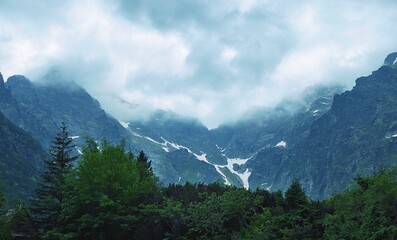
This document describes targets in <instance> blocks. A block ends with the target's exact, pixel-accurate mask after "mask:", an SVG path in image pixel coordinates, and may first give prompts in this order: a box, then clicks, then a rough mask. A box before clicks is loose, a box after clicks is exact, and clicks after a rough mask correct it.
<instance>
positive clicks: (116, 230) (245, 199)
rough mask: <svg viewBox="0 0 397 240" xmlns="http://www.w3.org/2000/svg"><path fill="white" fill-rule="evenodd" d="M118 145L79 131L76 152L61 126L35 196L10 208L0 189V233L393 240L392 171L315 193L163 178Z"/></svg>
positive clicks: (295, 185)
mask: <svg viewBox="0 0 397 240" xmlns="http://www.w3.org/2000/svg"><path fill="white" fill-rule="evenodd" d="M124 145H125V143H124V142H123V141H121V142H120V144H118V145H113V144H110V143H108V142H106V141H103V142H102V143H101V144H98V143H97V142H96V141H94V140H93V139H90V138H88V139H87V140H86V144H85V146H84V148H83V150H82V154H81V155H80V156H79V157H78V156H75V155H73V152H74V151H73V150H74V145H73V142H72V139H71V138H70V137H69V135H68V131H67V127H66V126H65V125H61V129H60V132H59V134H58V135H57V136H56V137H55V139H54V142H53V145H52V147H51V148H50V149H49V152H50V154H51V156H52V158H51V159H48V160H45V162H44V163H45V169H44V171H43V172H42V173H41V177H40V180H38V184H37V189H36V196H35V197H34V198H32V199H31V201H29V202H27V203H18V204H15V205H14V206H9V205H7V204H6V200H5V195H4V194H0V207H1V210H2V211H1V217H0V239H5V240H6V239H63V240H66V239H103V240H105V239H108V240H111V239H220V240H221V239H397V171H396V170H395V169H388V170H385V169H382V170H380V171H379V172H377V173H374V174H373V175H371V176H357V177H356V178H355V179H354V182H355V184H354V186H353V187H351V188H350V190H348V191H346V192H343V193H338V194H334V195H333V196H332V197H330V198H328V199H325V200H322V201H315V200H312V199H310V198H309V197H308V196H307V195H306V194H305V191H304V189H303V188H302V187H301V185H300V184H299V182H298V181H297V180H293V181H292V183H291V185H290V187H289V188H288V190H287V191H286V192H285V193H282V192H280V191H277V192H269V191H266V190H263V189H257V190H246V189H244V188H236V187H232V186H227V185H224V184H223V183H213V184H208V185H206V184H191V183H189V182H187V183H186V184H184V185H178V184H171V185H169V186H163V185H161V183H160V182H159V181H158V178H157V177H156V176H155V174H154V173H153V170H152V168H151V162H150V160H149V159H148V158H147V157H146V155H145V154H144V152H140V154H138V155H137V156H134V154H132V153H131V152H127V151H125V146H124ZM77 158H79V160H78V161H77Z"/></svg>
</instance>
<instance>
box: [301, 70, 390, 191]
mask: <svg viewBox="0 0 397 240" xmlns="http://www.w3.org/2000/svg"><path fill="white" fill-rule="evenodd" d="M396 106H397V72H396V70H395V69H394V68H392V67H389V66H382V67H381V68H380V69H379V70H377V71H375V72H373V73H372V75H370V76H368V77H362V78H359V79H357V81H356V86H355V87H354V88H353V89H352V90H351V91H348V92H345V93H343V94H341V95H336V96H335V98H334V103H333V105H332V107H331V110H330V111H329V112H327V113H326V114H325V115H324V116H323V117H321V118H320V119H318V120H317V121H315V122H314V123H313V124H312V126H311V130H310V135H309V136H308V138H307V140H306V141H305V142H304V144H303V145H304V146H303V145H302V147H301V148H300V149H299V151H297V153H298V156H299V158H300V159H301V160H302V161H303V159H306V161H305V162H304V163H305V164H304V166H305V167H304V170H305V171H304V172H303V174H302V176H301V177H302V180H303V181H305V182H312V185H313V186H312V187H308V188H307V190H308V192H309V193H310V194H311V195H312V196H314V197H317V198H323V197H326V196H329V195H330V194H332V193H333V192H334V191H337V190H341V189H345V188H346V186H347V185H348V183H349V182H350V181H351V179H352V178H353V177H355V176H356V175H357V174H369V173H373V172H376V171H379V170H380V169H381V168H382V167H386V166H389V165H391V164H392V163H395V160H396V159H397V139H396V138H395V137H397V135H395V134H396V133H397V132H396V126H397V109H396ZM309 176H310V178H311V179H309Z"/></svg>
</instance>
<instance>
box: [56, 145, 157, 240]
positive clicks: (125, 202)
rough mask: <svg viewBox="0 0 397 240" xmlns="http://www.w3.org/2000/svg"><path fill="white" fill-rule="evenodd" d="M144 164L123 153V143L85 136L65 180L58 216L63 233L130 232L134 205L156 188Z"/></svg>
mask: <svg viewBox="0 0 397 240" xmlns="http://www.w3.org/2000/svg"><path fill="white" fill-rule="evenodd" d="M146 167H147V165H143V164H141V163H140V162H138V161H137V160H136V159H134V158H133V155H132V154H129V153H126V152H125V151H124V148H123V145H122V144H120V145H119V146H113V145H110V144H109V143H107V142H104V143H103V144H102V145H101V146H98V145H97V144H96V143H95V141H93V140H92V139H88V140H87V144H86V147H84V148H83V154H82V156H81V159H80V161H79V163H78V165H77V167H76V169H75V170H74V171H73V172H72V173H71V175H70V177H68V178H67V181H66V187H65V195H66V196H67V197H66V201H65V204H64V205H63V208H62V211H61V216H62V219H63V221H64V224H65V225H66V226H67V230H68V231H66V232H65V233H64V234H70V233H73V232H77V234H78V236H79V239H85V238H92V237H93V238H97V237H99V236H108V237H109V236H113V237H115V236H118V238H119V239H124V238H126V236H129V235H132V234H133V232H134V230H135V228H134V222H136V221H137V220H138V216H139V214H140V213H139V209H138V208H137V206H139V205H141V204H145V203H150V197H151V195H152V194H153V193H154V192H156V191H157V190H156V189H157V185H156V181H155V179H154V177H153V175H152V174H151V170H150V169H147V168H146Z"/></svg>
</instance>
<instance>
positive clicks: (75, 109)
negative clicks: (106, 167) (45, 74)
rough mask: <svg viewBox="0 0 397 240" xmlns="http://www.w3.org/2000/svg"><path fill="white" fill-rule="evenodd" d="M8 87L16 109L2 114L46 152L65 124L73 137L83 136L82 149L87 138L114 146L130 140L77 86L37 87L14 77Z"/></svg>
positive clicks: (79, 143)
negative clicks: (30, 135) (28, 134)
mask: <svg viewBox="0 0 397 240" xmlns="http://www.w3.org/2000/svg"><path fill="white" fill-rule="evenodd" d="M5 86H6V88H7V89H8V90H9V91H10V92H11V95H12V98H13V105H12V106H10V105H8V108H7V106H6V107H3V108H2V109H0V110H1V111H3V112H4V114H5V115H6V117H7V118H9V119H10V120H11V121H12V122H14V123H15V124H16V125H18V126H20V127H21V128H22V129H24V130H26V131H27V132H30V133H31V134H32V136H34V138H35V139H37V140H38V141H39V142H40V143H41V144H42V146H43V147H44V148H48V146H49V145H50V144H51V141H52V140H53V138H54V136H55V135H56V133H57V132H58V129H59V128H58V127H59V125H60V124H61V123H62V122H65V123H66V125H68V130H69V133H70V135H71V136H79V138H78V139H76V144H77V145H81V144H82V142H83V140H84V137H86V136H90V137H92V138H94V139H96V140H98V141H102V140H103V139H107V140H109V141H110V142H113V143H118V142H119V141H120V140H121V139H122V138H126V137H127V134H126V133H125V130H124V128H123V127H122V126H121V125H120V124H119V122H118V121H117V120H116V119H114V118H113V117H111V116H109V115H108V114H106V113H105V111H103V110H102V109H101V107H100V105H99V103H98V101H96V100H95V99H93V98H92V97H91V96H90V95H89V94H88V93H87V92H86V91H85V90H84V89H82V88H81V87H79V86H77V85H75V84H73V83H69V84H68V85H66V84H64V85H59V84H57V85H48V84H47V85H41V84H33V83H32V82H30V81H29V80H28V79H27V78H25V77H23V76H12V77H10V78H9V79H8V80H7V82H6V84H5ZM11 109H12V110H11Z"/></svg>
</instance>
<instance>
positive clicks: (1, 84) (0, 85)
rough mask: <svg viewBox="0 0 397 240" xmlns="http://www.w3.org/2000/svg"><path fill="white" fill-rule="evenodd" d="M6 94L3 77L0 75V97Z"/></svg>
mask: <svg viewBox="0 0 397 240" xmlns="http://www.w3.org/2000/svg"><path fill="white" fill-rule="evenodd" d="M5 92H6V87H5V84H4V79H3V75H2V74H1V73H0V96H3V95H4V94H5Z"/></svg>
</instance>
